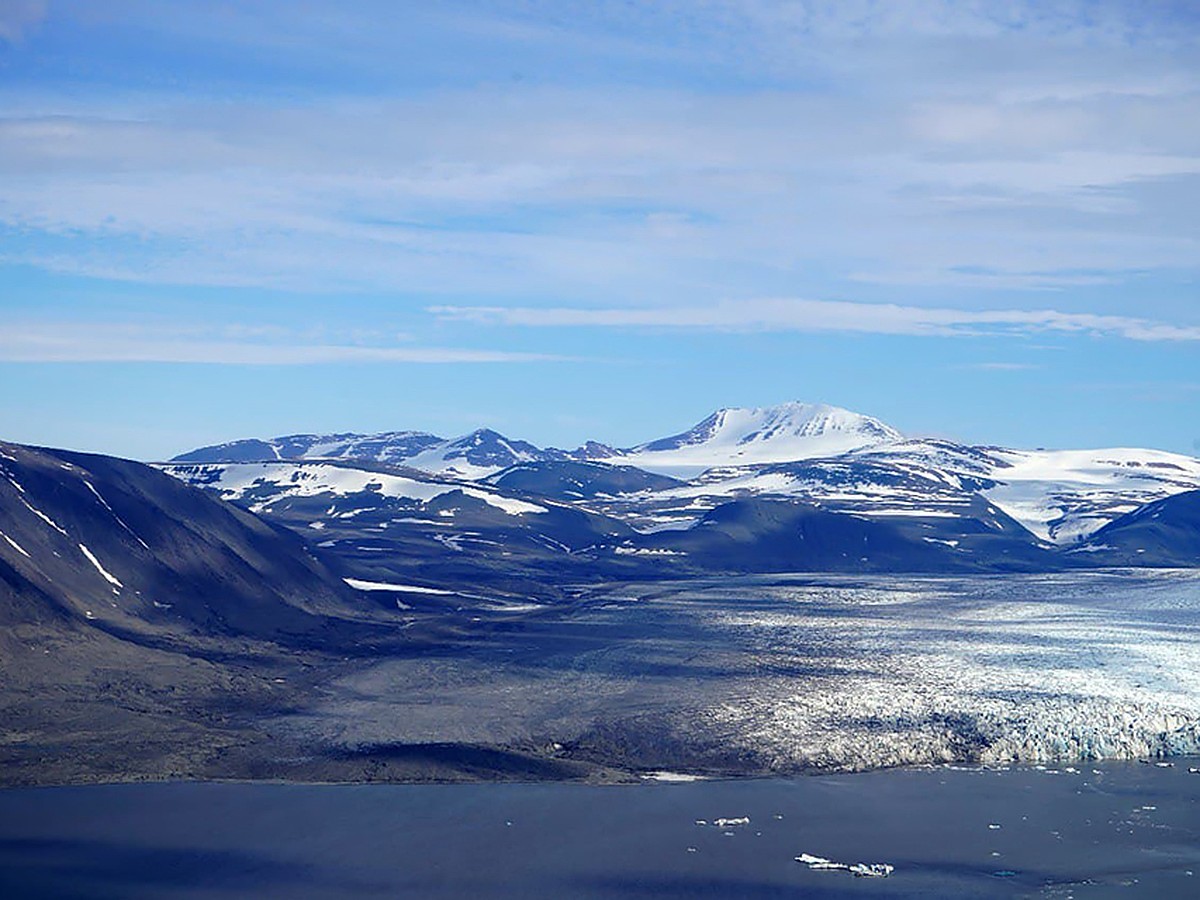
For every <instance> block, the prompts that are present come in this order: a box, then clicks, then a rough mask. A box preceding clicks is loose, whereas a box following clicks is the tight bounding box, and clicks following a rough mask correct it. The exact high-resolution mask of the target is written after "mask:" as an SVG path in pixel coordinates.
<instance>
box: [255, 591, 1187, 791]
mask: <svg viewBox="0 0 1200 900" xmlns="http://www.w3.org/2000/svg"><path fill="white" fill-rule="evenodd" d="M501 612H502V611H501V610H490V609H489V608H488V607H487V606H486V605H484V604H479V605H476V606H473V607H468V608H465V609H463V611H462V612H461V613H460V615H462V616H463V617H464V619H465V618H468V617H469V618H472V619H473V620H474V621H476V622H481V623H483V624H481V625H479V627H481V628H482V627H489V626H488V623H490V622H491V621H492V620H493V617H497V620H498V617H499V615H500V614H501ZM508 614H512V613H511V611H509V613H508ZM533 660H537V662H536V663H534V662H532V661H533ZM328 687H329V694H328V697H327V698H326V699H325V700H324V701H323V702H322V703H321V704H319V705H318V706H317V707H315V708H313V709H310V710H307V711H305V712H303V713H300V714H297V715H295V716H289V717H285V718H283V719H280V720H277V721H276V723H275V727H277V728H279V729H281V733H283V734H284V735H285V736H287V737H289V738H299V739H303V740H311V739H321V740H332V741H335V742H337V743H344V744H346V745H348V746H352V747H353V746H358V745H371V744H386V743H393V742H396V743H421V742H438V741H450V740H454V741H463V742H468V743H489V742H497V741H500V742H507V743H517V744H526V743H533V744H536V745H538V746H547V745H550V744H553V745H556V746H557V745H561V746H562V747H564V748H567V749H566V750H565V751H563V752H565V753H568V754H576V755H578V756H580V757H582V758H585V759H590V760H604V761H606V762H614V763H617V764H621V765H626V766H629V767H630V768H634V769H641V770H642V771H644V772H647V773H654V772H664V771H666V772H674V773H681V774H686V775H725V774H767V773H785V774H786V773H793V772H800V771H807V770H813V769H817V770H826V771H829V770H838V771H857V770H865V769H874V768H882V767H890V766H899V765H910V764H927V763H948V762H954V763H971V764H979V763H984V764H989V765H1000V766H1003V765H1008V764H1034V765H1036V764H1045V765H1051V766H1054V765H1062V766H1065V765H1070V764H1072V763H1078V762H1082V761H1087V760H1100V759H1133V758H1158V757H1164V756H1171V755H1183V754H1198V753H1200V573H1197V572H1194V571H1188V572H1184V571H1181V570H1168V571H1159V572H1154V573H1133V572H1130V571H1123V572H1116V571H1109V572H1104V573H1086V574H1072V575H1050V576H993V577H988V578H936V577H922V578H906V577H872V578H856V577H852V576H773V577H767V578H763V577H757V578H723V579H709V580H702V581H699V580H698V581H691V582H682V583H675V584H670V585H663V584H657V585H656V584H624V585H620V586H617V585H613V586H611V587H609V588H605V589H603V590H596V591H594V592H589V593H588V594H587V595H586V596H585V597H584V598H582V602H581V603H580V605H578V606H574V605H571V606H567V607H557V608H556V607H554V606H545V607H543V608H542V609H541V610H540V611H539V613H538V616H537V617H530V618H526V619H524V620H523V622H522V627H521V629H520V630H506V631H492V630H489V638H488V645H487V648H486V651H479V653H478V654H476V653H473V654H472V655H470V656H468V657H449V656H447V657H443V658H438V659H434V658H428V659H414V660H387V661H382V662H380V663H378V664H376V665H372V666H370V667H369V668H368V669H365V670H363V671H360V672H357V673H355V674H353V675H348V676H347V677H345V678H343V679H340V680H338V681H335V682H333V683H331V684H329V685H328Z"/></svg>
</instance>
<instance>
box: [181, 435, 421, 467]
mask: <svg viewBox="0 0 1200 900" xmlns="http://www.w3.org/2000/svg"><path fill="white" fill-rule="evenodd" d="M444 442H445V441H444V439H443V438H440V437H438V436H437V435H435V434H426V433H425V432H423V431H387V432H383V433H382V434H350V433H346V434H291V435H285V436H283V437H277V438H271V439H270V440H266V441H262V440H258V439H257V438H251V439H248V440H240V441H230V442H228V443H225V444H214V445H213V446H211V447H200V448H199V449H197V450H190V451H188V452H187V453H181V454H180V455H179V456H176V457H174V458H173V459H172V460H171V462H194V463H225V462H230V463H240V462H262V461H265V460H272V459H365V460H375V461H377V462H403V461H404V460H406V459H408V458H409V457H412V456H416V455H417V454H418V453H420V452H421V451H423V450H427V449H428V448H430V447H433V446H435V445H437V444H441V443H444Z"/></svg>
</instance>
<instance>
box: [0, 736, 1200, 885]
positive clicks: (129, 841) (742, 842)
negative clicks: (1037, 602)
mask: <svg viewBox="0 0 1200 900" xmlns="http://www.w3.org/2000/svg"><path fill="white" fill-rule="evenodd" d="M1190 765H1193V766H1195V765H1197V763H1196V761H1194V760H1193V761H1191V762H1190ZM1188 766H1189V762H1188V761H1182V762H1178V763H1177V764H1176V766H1175V767H1174V768H1169V769H1168V768H1158V767H1155V766H1148V765H1138V764H1106V765H1103V766H1101V767H1098V768H1099V769H1100V774H1098V775H1097V774H1093V771H1092V767H1091V766H1087V767H1083V766H1081V767H1080V771H1079V772H1078V773H1065V772H1063V773H1058V774H1055V773H1049V772H1038V771H1032V770H1024V771H1009V772H971V771H959V770H943V769H939V770H912V771H902V770H893V771H886V772H874V773H868V774H862V775H846V776H819V777H810V778H799V779H790V780H764V781H721V782H697V783H690V784H646V785H640V786H618V787H590V786H579V785H566V784H531V785H505V784H494V785H461V786H452V785H448V786H425V785H413V786H342V785H289V784H146V785H112V786H94V787H67V788H37V789H17V790H8V791H0V897H4V898H23V897H54V898H67V897H71V898H76V897H78V898H117V897H119V898H142V897H154V898H159V897H163V898H173V897H180V898H183V897H187V898H229V897H255V898H258V897H297V898H334V897H337V898H341V897H421V898H426V897H429V898H442V897H482V898H491V897H496V898H517V897H529V898H555V897H605V898H609V897H633V898H641V897H655V898H661V897H666V898H674V897H678V898H683V897H687V898H693V897H722V898H743V897H745V898H782V897H789V898H790V897H842V896H878V897H898V896H900V897H1011V896H1050V897H1062V898H1066V897H1078V898H1083V897H1109V896H1112V897H1135V896H1141V897H1155V898H1158V897H1168V898H1169V897H1180V898H1185V897H1186V898H1194V897H1200V774H1190V773H1189V772H1188ZM740 816H749V817H750V824H749V825H742V826H735V827H731V828H725V829H722V828H717V827H713V826H711V825H706V826H699V825H696V824H695V820H697V819H705V820H708V821H711V820H712V819H714V818H717V817H727V818H732V817H740ZM993 826H999V827H993ZM802 852H806V853H811V854H815V855H819V856H825V857H829V858H832V859H835V860H839V861H843V862H848V863H854V862H860V861H862V862H886V863H890V864H892V865H894V866H895V873H894V874H893V875H892V876H891V877H890V878H888V879H886V880H878V879H868V878H854V877H853V876H851V875H849V874H847V873H845V872H820V871H812V870H809V869H808V868H807V867H805V866H803V865H801V864H800V863H797V862H795V861H794V857H795V856H798V855H799V854H800V853H802ZM1193 873H1198V874H1195V875H1194V874H1193Z"/></svg>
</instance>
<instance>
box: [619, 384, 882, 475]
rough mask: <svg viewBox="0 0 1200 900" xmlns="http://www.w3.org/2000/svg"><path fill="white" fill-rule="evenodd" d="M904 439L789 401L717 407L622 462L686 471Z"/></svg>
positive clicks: (827, 409)
mask: <svg viewBox="0 0 1200 900" xmlns="http://www.w3.org/2000/svg"><path fill="white" fill-rule="evenodd" d="M903 439H904V438H903V435H901V434H900V432H898V431H896V429H894V428H892V427H891V426H889V425H886V424H884V423H883V422H881V421H879V420H878V419H875V418H872V417H871V416H865V415H862V414H861V413H856V412H851V411H850V410H848V409H842V408H840V407H837V406H829V405H827V404H824V403H801V402H798V401H792V402H788V403H781V404H779V405H778V406H766V407H753V408H743V407H727V408H724V409H719V410H717V411H716V412H714V413H713V414H712V415H711V416H709V417H708V418H706V419H705V420H704V421H702V422H699V423H698V424H696V425H695V426H694V427H692V428H690V429H688V430H687V431H684V432H682V433H680V434H676V435H673V436H671V437H667V438H662V439H660V440H656V441H650V442H649V443H646V444H640V445H638V446H637V447H634V448H632V449H630V450H627V451H625V452H624V453H623V454H622V457H623V458H622V462H626V463H630V464H632V465H636V466H641V467H642V468H646V469H650V470H652V471H668V472H671V473H685V474H686V473H687V472H688V471H695V470H699V469H704V468H710V467H713V466H729V465H750V464H765V463H774V462H789V461H794V460H799V459H812V458H814V457H822V456H834V455H837V454H840V453H846V452H848V451H850V450H857V449H860V448H862V447H868V446H872V445H876V444H884V443H890V442H893V441H901V440H903Z"/></svg>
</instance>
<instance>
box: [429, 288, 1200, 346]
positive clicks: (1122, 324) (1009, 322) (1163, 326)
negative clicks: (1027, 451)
mask: <svg viewBox="0 0 1200 900" xmlns="http://www.w3.org/2000/svg"><path fill="white" fill-rule="evenodd" d="M429 312H430V313H432V314H434V315H436V316H438V317H440V318H442V319H444V320H448V321H457V322H471V323H475V324H481V325H510V326H527V327H542V328H585V327H593V328H595V327H600V328H630V327H633V328H672V329H709V330H720V331H806V332H821V331H831V332H847V333H860V334H894V335H925V336H941V337H949V336H955V335H964V334H979V333H984V332H987V333H1015V334H1035V333H1042V332H1065V333H1075V334H1089V335H1098V336H1110V337H1120V338H1126V339H1129V340H1135V341H1200V326H1180V325H1172V324H1169V323H1166V322H1155V321H1151V320H1147V319H1139V318H1133V317H1128V316H1110V315H1098V314H1094V313H1070V312H1059V311H1056V310H1049V309H1042V310H1018V309H1002V310H965V309H945V308H936V307H919V306H900V305H896V304H890V303H854V302H848V301H837V300H799V299H788V298H781V299H753V300H742V301H736V302H735V301H728V302H724V303H718V304H715V305H712V306H693V307H660V308H655V309H645V308H643V309H635V308H610V309H579V308H563V307H559V308H538V307H513V308H510V307H495V306H493V307H485V306H435V307H430V309H429Z"/></svg>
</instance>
